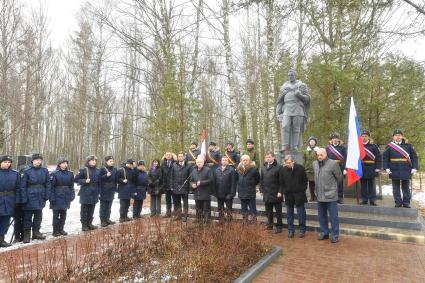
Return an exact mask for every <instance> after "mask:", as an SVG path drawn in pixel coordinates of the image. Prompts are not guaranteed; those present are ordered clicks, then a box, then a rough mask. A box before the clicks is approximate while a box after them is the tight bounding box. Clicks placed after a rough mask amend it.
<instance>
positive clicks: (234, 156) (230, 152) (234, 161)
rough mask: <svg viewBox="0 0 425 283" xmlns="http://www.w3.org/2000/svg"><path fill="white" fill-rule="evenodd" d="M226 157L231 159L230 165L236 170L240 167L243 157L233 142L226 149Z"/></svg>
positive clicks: (229, 142) (227, 144)
mask: <svg viewBox="0 0 425 283" xmlns="http://www.w3.org/2000/svg"><path fill="white" fill-rule="evenodd" d="M224 155H225V156H227V158H228V159H229V164H230V165H231V166H233V167H235V168H237V167H238V165H239V162H240V159H241V157H240V155H239V153H238V152H237V151H236V150H235V145H234V143H233V142H231V141H228V142H227V143H226V149H225V151H224Z"/></svg>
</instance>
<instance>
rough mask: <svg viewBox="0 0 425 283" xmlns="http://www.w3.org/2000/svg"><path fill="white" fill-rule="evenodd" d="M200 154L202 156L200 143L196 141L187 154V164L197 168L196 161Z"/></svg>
mask: <svg viewBox="0 0 425 283" xmlns="http://www.w3.org/2000/svg"><path fill="white" fill-rule="evenodd" d="M199 154H201V150H200V149H199V147H198V143H197V142H196V141H193V142H192V143H191V144H190V148H189V151H188V152H187V154H186V161H187V164H189V165H190V166H192V167H193V166H195V161H196V158H197V157H198V155H199Z"/></svg>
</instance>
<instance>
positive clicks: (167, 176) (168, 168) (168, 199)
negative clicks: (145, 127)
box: [161, 152, 175, 218]
mask: <svg viewBox="0 0 425 283" xmlns="http://www.w3.org/2000/svg"><path fill="white" fill-rule="evenodd" d="M174 162H175V158H173V154H172V153H171V152H166V153H165V155H164V158H163V161H162V164H161V171H162V190H163V191H164V192H165V205H166V209H167V211H166V213H165V216H164V217H165V218H170V217H171V208H172V197H173V191H172V171H173V165H174Z"/></svg>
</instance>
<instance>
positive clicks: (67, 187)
mask: <svg viewBox="0 0 425 283" xmlns="http://www.w3.org/2000/svg"><path fill="white" fill-rule="evenodd" d="M56 189H69V186H56V187H55V190H56Z"/></svg>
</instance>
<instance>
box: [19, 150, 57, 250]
mask: <svg viewBox="0 0 425 283" xmlns="http://www.w3.org/2000/svg"><path fill="white" fill-rule="evenodd" d="M42 162H43V156H41V155H40V154H33V155H32V157H31V165H29V167H28V168H27V169H25V170H24V173H23V177H22V190H21V197H22V199H21V201H22V203H24V206H23V209H24V243H29V242H30V234H31V228H32V239H33V240H44V239H46V237H45V236H44V235H43V234H41V233H40V226H41V220H42V218H43V208H44V206H45V205H46V200H48V199H49V195H50V193H51V182H50V176H49V171H48V170H47V168H45V167H43V166H42Z"/></svg>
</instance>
